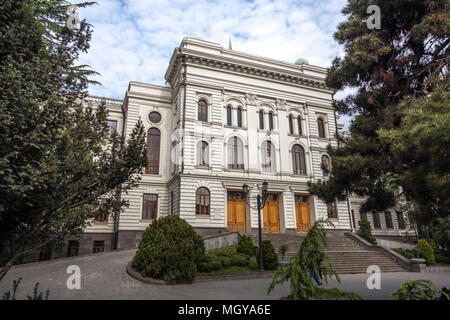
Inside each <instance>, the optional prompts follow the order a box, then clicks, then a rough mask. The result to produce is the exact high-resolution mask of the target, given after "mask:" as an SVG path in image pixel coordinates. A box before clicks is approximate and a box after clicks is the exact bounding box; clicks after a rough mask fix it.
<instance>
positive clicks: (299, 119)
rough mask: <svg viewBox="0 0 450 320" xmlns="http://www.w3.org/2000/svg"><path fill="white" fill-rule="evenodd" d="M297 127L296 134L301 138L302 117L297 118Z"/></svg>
mask: <svg viewBox="0 0 450 320" xmlns="http://www.w3.org/2000/svg"><path fill="white" fill-rule="evenodd" d="M297 125H298V134H299V135H300V136H301V135H302V133H303V131H302V117H300V116H298V117H297Z"/></svg>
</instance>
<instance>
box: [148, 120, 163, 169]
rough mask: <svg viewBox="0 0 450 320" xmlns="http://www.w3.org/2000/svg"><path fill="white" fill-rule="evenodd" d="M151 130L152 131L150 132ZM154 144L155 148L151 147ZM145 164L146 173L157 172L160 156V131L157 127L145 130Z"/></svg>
mask: <svg viewBox="0 0 450 320" xmlns="http://www.w3.org/2000/svg"><path fill="white" fill-rule="evenodd" d="M150 131H152V133H150ZM154 144H156V145H157V148H153V145H154ZM147 149H148V150H147V166H146V167H145V173H146V174H155V175H158V174H159V160H160V157H161V131H160V130H159V129H158V128H155V127H152V128H150V129H148V131H147ZM153 149H155V151H156V156H155V157H154V158H155V159H153V160H151V159H152V157H153V153H152V151H153Z"/></svg>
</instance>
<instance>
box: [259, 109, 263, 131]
mask: <svg viewBox="0 0 450 320" xmlns="http://www.w3.org/2000/svg"><path fill="white" fill-rule="evenodd" d="M259 128H260V129H264V112H263V111H260V112H259Z"/></svg>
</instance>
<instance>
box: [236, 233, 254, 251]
mask: <svg viewBox="0 0 450 320" xmlns="http://www.w3.org/2000/svg"><path fill="white" fill-rule="evenodd" d="M253 248H254V245H253V240H252V238H250V237H249V236H247V235H245V234H243V235H241V238H240V239H239V243H238V245H237V252H239V253H243V254H246V255H248V256H252V255H253Z"/></svg>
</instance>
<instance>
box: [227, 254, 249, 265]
mask: <svg viewBox="0 0 450 320" xmlns="http://www.w3.org/2000/svg"><path fill="white" fill-rule="evenodd" d="M249 258H250V257H249V256H247V255H245V254H242V253H237V254H234V255H232V256H231V265H233V266H248V262H249Z"/></svg>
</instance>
